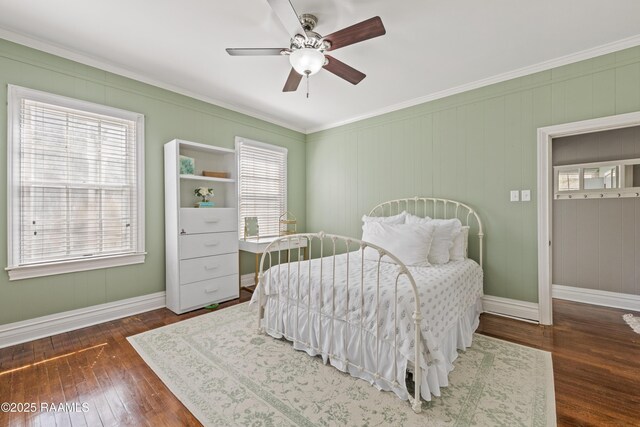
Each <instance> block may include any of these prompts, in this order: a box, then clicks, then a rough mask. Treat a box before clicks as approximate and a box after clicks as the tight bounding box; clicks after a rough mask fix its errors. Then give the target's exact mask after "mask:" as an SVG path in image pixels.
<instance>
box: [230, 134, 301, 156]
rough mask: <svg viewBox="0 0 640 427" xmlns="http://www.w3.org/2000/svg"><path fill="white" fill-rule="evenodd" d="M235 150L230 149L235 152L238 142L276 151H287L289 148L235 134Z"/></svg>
mask: <svg viewBox="0 0 640 427" xmlns="http://www.w3.org/2000/svg"><path fill="white" fill-rule="evenodd" d="M235 143H236V144H235V147H236V149H235V151H234V150H231V151H232V152H237V151H238V143H242V144H246V145H251V146H253V147H258V148H264V149H265V150H271V151H275V152H278V153H289V149H288V148H287V147H283V146H281V145H274V144H269V143H267V142H260V141H256V140H254V139H249V138H243V137H241V136H236V139H235Z"/></svg>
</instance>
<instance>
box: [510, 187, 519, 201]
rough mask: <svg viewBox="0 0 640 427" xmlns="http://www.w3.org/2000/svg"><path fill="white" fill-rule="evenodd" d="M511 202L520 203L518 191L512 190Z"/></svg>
mask: <svg viewBox="0 0 640 427" xmlns="http://www.w3.org/2000/svg"><path fill="white" fill-rule="evenodd" d="M511 201H512V202H518V201H520V192H519V191H518V190H511Z"/></svg>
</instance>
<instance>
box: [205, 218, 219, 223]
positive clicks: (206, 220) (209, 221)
mask: <svg viewBox="0 0 640 427" xmlns="http://www.w3.org/2000/svg"><path fill="white" fill-rule="evenodd" d="M204 222H206V223H207V224H216V223H218V222H220V220H219V219H218V218H216V219H205V220H204Z"/></svg>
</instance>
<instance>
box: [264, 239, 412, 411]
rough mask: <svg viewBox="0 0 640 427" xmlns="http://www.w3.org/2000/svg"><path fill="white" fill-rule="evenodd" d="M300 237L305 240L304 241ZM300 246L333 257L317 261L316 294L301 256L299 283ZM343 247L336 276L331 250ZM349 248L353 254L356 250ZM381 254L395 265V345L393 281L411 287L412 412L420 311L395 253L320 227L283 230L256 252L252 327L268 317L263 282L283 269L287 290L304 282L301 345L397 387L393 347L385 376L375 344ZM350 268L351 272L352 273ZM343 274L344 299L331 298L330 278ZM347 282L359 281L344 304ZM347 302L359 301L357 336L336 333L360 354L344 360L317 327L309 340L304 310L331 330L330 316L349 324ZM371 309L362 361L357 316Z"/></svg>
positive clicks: (333, 286) (378, 341) (378, 338)
mask: <svg viewBox="0 0 640 427" xmlns="http://www.w3.org/2000/svg"><path fill="white" fill-rule="evenodd" d="M301 243H306V245H305V244H301ZM304 246H306V247H307V248H308V251H309V259H310V260H313V259H318V258H327V257H329V258H328V259H332V260H333V262H327V264H329V265H330V266H332V268H330V269H325V271H323V264H324V263H323V262H322V261H321V262H320V263H319V276H320V277H319V280H320V286H319V294H318V292H315V291H314V292H312V290H311V287H312V274H311V264H312V262H307V264H308V275H307V280H302V283H301V268H302V265H303V264H302V263H303V262H305V261H303V260H302V258H303V257H302V249H301V247H304ZM365 251H366V255H365ZM343 253H346V277H345V276H342V274H343V273H344V272H343V271H341V272H338V273H337V272H336V256H337V255H340V254H343ZM355 254H359V256H356V255H355ZM372 254H373V258H374V260H373V261H376V262H377V267H376V275H377V276H376V277H375V298H370V299H371V300H372V301H367V300H366V299H365V298H364V286H365V258H367V259H371V257H372ZM284 256H286V261H285V262H283V261H284V260H283V258H284ZM383 257H388V258H390V259H391V260H392V261H393V262H394V263H395V265H396V267H397V273H395V272H394V274H395V285H394V289H393V293H394V295H393V301H394V307H393V312H392V313H393V316H392V321H393V322H394V327H393V328H392V330H393V336H392V341H391V342H392V343H393V346H394V348H396V349H397V348H398V313H399V311H398V286H399V281H400V279H401V278H402V277H403V276H404V277H406V279H407V280H403V281H402V283H400V286H406V284H407V281H408V283H409V285H410V287H411V290H412V296H413V301H414V303H415V304H414V305H413V314H412V320H413V324H414V331H415V336H414V342H415V348H414V350H415V354H414V373H413V375H414V383H415V393H414V396H409V401H410V403H411V407H412V409H413V410H414V411H415V412H420V410H421V405H422V403H421V399H420V383H421V378H422V372H421V366H420V360H421V358H422V352H423V348H424V347H423V346H424V343H423V340H422V336H421V320H422V315H421V312H420V298H419V295H418V289H417V287H416V282H415V280H414V278H413V276H412V275H411V273H410V272H409V270H408V269H407V267H406V266H405V265H404V264H403V263H402V262H401V261H400V260H399V259H398V258H397V257H395V256H394V255H393V254H391V253H388V252H387V251H385V250H384V249H382V248H381V247H379V246H376V245H373V244H370V243H367V242H363V241H361V240H357V239H353V238H351V237H344V236H338V235H332V234H325V233H322V232H320V233H304V234H295V235H290V236H283V237H280V238H278V239H276V240H275V241H273V242H272V243H271V244H270V245H269V246H268V247H267V249H266V250H265V252H264V253H263V255H262V259H261V260H260V272H259V275H258V277H259V283H260V285H259V286H258V289H257V291H258V302H259V304H258V328H259V330H260V332H262V333H264V331H265V330H264V327H263V322H265V321H267V320H268V319H265V316H264V315H265V312H264V303H265V297H266V296H265V291H264V289H265V286H267V288H268V289H273V283H271V281H273V277H274V274H275V273H277V274H278V278H280V277H283V275H285V276H286V285H284V281H283V282H282V283H281V284H280V286H286V291H287V292H289V289H290V287H291V286H297V287H298V289H297V292H296V295H300V288H301V287H303V286H307V290H306V291H307V295H308V298H306V313H307V317H306V324H307V330H308V331H309V336H308V339H307V340H306V341H308V342H304V345H306V346H308V347H309V348H312V349H313V350H315V351H317V352H318V353H319V354H323V355H324V356H327V357H329V358H331V359H337V360H339V361H340V362H341V363H342V364H344V365H346V366H349V367H351V368H355V369H357V370H359V371H361V372H362V371H364V372H366V373H367V374H368V375H370V376H371V377H373V378H375V379H376V380H377V379H382V380H384V381H386V382H388V383H389V384H391V385H393V386H394V387H399V386H400V384H399V383H398V381H397V378H398V374H399V372H398V360H397V359H398V354H397V353H398V352H397V351H394V352H393V373H392V375H391V376H392V378H388V377H387V376H385V375H384V373H382V372H381V369H380V351H379V350H380V344H381V342H382V340H383V339H384V338H385V337H383V336H381V331H380V329H381V326H380V321H381V316H380V303H381V298H380V284H381V283H380V267H381V262H382V258H383ZM368 262H371V261H368ZM296 264H297V268H295V267H294V268H292V265H294V266H295V265H296ZM268 268H271V269H272V270H271V271H270V272H269V274H266V271H265V269H268ZM394 268H395V267H394ZM326 270H329V271H326ZM356 272H357V274H355V273H356ZM349 273H354V274H351V275H350V274H349ZM292 276H293V277H292ZM296 276H297V277H296ZM350 277H351V281H352V282H353V277H359V280H358V282H359V283H349V280H350ZM316 279H317V277H316ZM265 280H267V283H265ZM345 280H346V289H347V290H346V301H342V300H336V283H337V282H339V285H340V286H344V281H345ZM366 280H367V284H368V286H370V285H371V277H369V278H368V279H366ZM324 283H327V284H329V287H328V288H329V289H330V292H331V295H330V297H329V296H327V295H325V296H323V288H324V287H325V285H324ZM276 286H277V285H276ZM350 286H351V287H353V286H356V287H358V286H359V293H358V295H359V301H357V303H356V304H354V305H352V306H350V305H349V304H350V301H349V289H350ZM356 289H357V288H356ZM288 297H289V294H288V293H287V295H286V297H281V296H280V292H275V293H274V294H273V295H271V296H270V298H275V300H276V301H275V302H274V303H275V304H278V306H279V304H280V303H282V304H288V301H286V298H288ZM281 298H282V299H283V301H281ZM312 299H313V301H312ZM367 299H369V298H367ZM327 301H330V302H328V303H327ZM338 304H342V308H344V307H345V304H346V309H344V310H336V308H337V307H338ZM352 304H353V302H352ZM327 305H329V307H327ZM298 307H299V304H298V305H296V306H295V307H294V310H296V311H295V316H293V317H295V322H296V323H295V325H294V328H296V329H295V330H296V331H299V329H298V328H299V327H300V325H299V323H300V319H299V317H298V309H299V308H298ZM350 307H356V309H357V308H358V307H359V310H360V313H359V319H360V320H359V321H360V329H359V331H360V332H359V334H360V336H359V337H353V336H340V337H339V339H340V340H341V342H342V343H343V345H344V346H345V347H344V348H345V349H347V346H348V345H359V346H360V347H359V349H360V351H358V353H359V354H360V357H359V359H360V360H349V357H348V354H349V352H348V351H345V352H344V354H345V355H346V357H345V360H342V358H340V356H339V355H338V354H336V351H335V349H334V348H333V347H332V346H333V342H334V340H331V341H330V342H329V343H328V344H327V343H325V345H323V343H322V333H320V334H318V335H317V337H318V338H317V343H315V344H314V340H313V339H312V337H311V327H310V322H311V321H313V320H312V319H311V317H310V316H311V313H312V312H313V313H314V314H315V315H317V317H318V318H319V319H320V320H319V325H318V327H319V328H320V331H321V329H322V327H323V321H322V319H323V316H325V320H326V319H329V320H326V321H327V322H329V323H328V326H326V327H330V328H331V332H332V333H333V332H334V331H335V329H334V324H335V322H343V324H344V325H348V324H349V322H350V319H349V313H350V311H349V308H350ZM371 310H373V313H374V314H373V316H374V317H375V320H376V323H375V328H374V329H375V331H374V333H375V355H373V362H369V363H368V364H367V363H365V361H364V360H363V358H364V356H363V355H364V352H365V349H364V347H363V337H362V334H363V332H362V331H363V322H364V318H365V313H366V314H367V316H369V317H371V313H372V311H371ZM327 313H331V315H330V316H328V315H327ZM342 313H343V314H344V317H341V316H342ZM343 330H344V331H346V335H349V332H348V331H349V327H345V328H343ZM334 338H335V337H334ZM386 340H387V341H389V337H388V336H387V337H386ZM354 343H355V344H354ZM327 348H328V351H327ZM366 365H369V366H371V365H373V367H374V368H373V369H367V367H366ZM401 374H403V373H401Z"/></svg>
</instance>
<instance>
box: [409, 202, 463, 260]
mask: <svg viewBox="0 0 640 427" xmlns="http://www.w3.org/2000/svg"><path fill="white" fill-rule="evenodd" d="M406 224H408V225H412V224H432V225H435V226H436V231H435V232H434V234H433V241H432V243H431V248H430V249H429V255H428V256H427V259H428V260H429V263H431V264H435V265H440V264H446V263H448V262H449V259H450V257H451V255H450V250H451V248H452V247H453V239H454V237H455V236H456V235H457V234H458V233H460V230H461V229H462V223H461V222H460V220H459V219H457V218H452V219H431V218H429V217H426V218H420V217H419V216H415V215H411V214H407V219H406Z"/></svg>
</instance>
